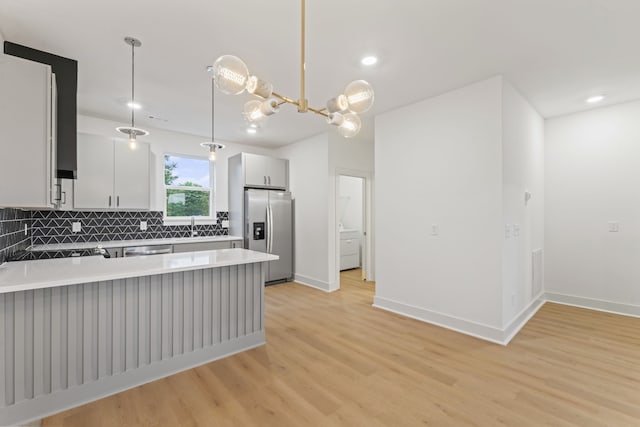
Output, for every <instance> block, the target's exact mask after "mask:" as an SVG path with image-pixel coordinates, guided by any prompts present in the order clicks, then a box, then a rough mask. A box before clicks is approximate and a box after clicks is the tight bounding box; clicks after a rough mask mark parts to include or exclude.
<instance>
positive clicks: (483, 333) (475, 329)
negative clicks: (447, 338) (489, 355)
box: [373, 296, 504, 345]
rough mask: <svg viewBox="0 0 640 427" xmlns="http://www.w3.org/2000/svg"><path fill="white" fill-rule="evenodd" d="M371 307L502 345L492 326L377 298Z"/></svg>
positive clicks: (497, 330)
mask: <svg viewBox="0 0 640 427" xmlns="http://www.w3.org/2000/svg"><path fill="white" fill-rule="evenodd" d="M373 306H374V307H376V308H380V309H382V310H386V311H390V312H392V313H396V314H400V315H401V316H406V317H410V318H412V319H416V320H420V321H423V322H426V323H431V324H433V325H436V326H440V327H443V328H446V329H451V330H453V331H456V332H460V333H463V334H466V335H471V336H472V337H476V338H480V339H482V340H485V341H491V342H493V343H496V344H502V345H504V343H503V331H502V330H500V329H498V328H495V327H493V326H489V325H484V324H482V323H477V322H472V321H469V320H465V319H460V318H458V317H454V316H449V315H447V314H442V313H438V312H435V311H431V310H426V309H424V308H421V307H416V306H412V305H409V304H405V303H401V302H398V301H393V300H390V299H387V298H382V297H378V296H376V297H374V298H373Z"/></svg>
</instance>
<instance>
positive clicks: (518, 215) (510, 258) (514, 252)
mask: <svg viewBox="0 0 640 427" xmlns="http://www.w3.org/2000/svg"><path fill="white" fill-rule="evenodd" d="M525 191H528V192H530V193H531V195H532V198H531V200H530V201H529V202H528V203H527V204H526V205H525V200H524V193H525ZM502 193H503V197H502V206H503V223H504V224H505V225H507V224H508V226H509V227H510V230H511V233H510V237H508V238H507V237H506V234H505V239H504V245H503V263H502V266H503V276H502V280H503V291H502V310H503V311H502V313H503V315H502V319H503V320H502V324H503V327H505V326H507V325H508V324H509V323H510V322H511V321H512V320H514V318H516V316H517V315H518V313H520V312H521V311H522V310H523V309H525V308H526V307H528V306H529V305H530V304H531V303H532V302H533V301H534V299H535V297H538V296H539V295H533V292H532V262H531V260H532V258H531V254H532V252H533V251H534V250H536V249H541V248H543V246H544V194H543V193H544V119H543V118H542V116H540V114H538V112H537V111H536V110H535V109H534V108H533V107H532V106H531V104H529V102H528V101H527V100H526V99H525V98H524V97H522V95H520V93H518V92H517V91H516V89H515V88H514V87H513V86H512V85H511V84H510V83H508V82H506V81H503V87H502ZM517 229H518V230H519V231H516V230H517Z"/></svg>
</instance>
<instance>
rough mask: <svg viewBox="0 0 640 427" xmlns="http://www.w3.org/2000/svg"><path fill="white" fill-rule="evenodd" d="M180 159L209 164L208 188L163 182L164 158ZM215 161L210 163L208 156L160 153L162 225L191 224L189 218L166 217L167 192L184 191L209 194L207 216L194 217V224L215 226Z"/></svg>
mask: <svg viewBox="0 0 640 427" xmlns="http://www.w3.org/2000/svg"><path fill="white" fill-rule="evenodd" d="M167 156H169V157H181V158H186V159H194V160H206V161H208V162H209V187H208V188H206V187H185V186H181V185H167V184H166V183H165V181H164V162H165V157H167ZM215 163H216V162H215V161H213V162H212V161H211V160H210V159H209V157H208V156H196V155H193V154H182V153H176V152H170V151H167V152H164V153H162V168H160V169H161V171H160V172H161V181H162V200H163V203H162V220H163V223H164V225H189V224H191V217H190V216H167V190H185V191H202V192H208V193H209V216H194V217H193V218H195V223H196V224H216V223H217V213H216V209H215V207H216V195H217V194H216V188H215V173H216V167H215Z"/></svg>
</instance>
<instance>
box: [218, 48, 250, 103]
mask: <svg viewBox="0 0 640 427" xmlns="http://www.w3.org/2000/svg"><path fill="white" fill-rule="evenodd" d="M212 72H213V79H214V82H215V84H216V87H217V88H218V89H219V90H220V91H221V92H222V93H225V94H227V95H238V94H240V93H242V92H243V91H244V89H245V88H246V86H247V80H248V79H249V69H248V68H247V65H246V64H245V63H244V62H243V61H242V59H240V58H238V57H237V56H233V55H222V56H221V57H219V58H218V59H216V62H214V63H213V67H212Z"/></svg>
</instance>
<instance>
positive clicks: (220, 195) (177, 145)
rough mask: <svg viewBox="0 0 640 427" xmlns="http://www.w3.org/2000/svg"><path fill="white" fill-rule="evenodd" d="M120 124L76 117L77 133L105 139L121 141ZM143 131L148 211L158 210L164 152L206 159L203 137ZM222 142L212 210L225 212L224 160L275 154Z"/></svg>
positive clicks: (160, 204) (225, 183) (217, 162)
mask: <svg viewBox="0 0 640 427" xmlns="http://www.w3.org/2000/svg"><path fill="white" fill-rule="evenodd" d="M123 124H124V123H120V122H114V121H111V120H105V119H100V118H96V117H91V116H84V115H79V116H78V132H82V133H89V134H93V135H101V136H105V137H109V138H119V139H123V140H124V139H125V138H123V137H122V134H120V133H119V132H118V131H116V130H115V129H116V127H118V126H122V125H123ZM145 129H147V130H148V131H149V132H150V134H149V136H146V137H141V138H140V141H141V142H143V141H144V142H148V143H149V144H150V146H151V153H152V161H151V168H150V174H151V188H152V191H151V209H152V210H157V211H162V210H163V209H164V207H163V203H164V187H163V185H164V183H163V179H164V175H163V170H164V160H163V156H164V153H175V154H188V155H194V156H203V157H207V156H208V152H207V151H206V150H205V149H204V148H202V147H201V146H200V143H201V142H203V141H205V140H206V139H207V138H204V137H199V136H195V135H189V134H184V133H178V132H171V131H166V130H161V129H154V128H148V127H145ZM222 142H223V143H224V144H225V145H226V148H225V149H224V150H220V151H219V152H218V155H217V159H216V166H215V174H216V176H215V182H216V184H215V185H216V200H215V209H216V211H226V210H227V208H228V204H227V192H228V186H227V180H228V177H227V158H229V157H230V156H233V155H234V154H237V153H240V152H247V153H256V154H266V155H275V152H276V151H275V150H273V149H268V148H262V147H254V146H249V145H244V144H237V143H232V142H226V141H222Z"/></svg>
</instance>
